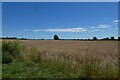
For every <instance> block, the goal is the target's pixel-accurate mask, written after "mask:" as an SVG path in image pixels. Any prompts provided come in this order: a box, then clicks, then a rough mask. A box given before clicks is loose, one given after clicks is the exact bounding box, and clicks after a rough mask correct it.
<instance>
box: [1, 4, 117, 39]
mask: <svg viewBox="0 0 120 80" xmlns="http://www.w3.org/2000/svg"><path fill="white" fill-rule="evenodd" d="M2 15H3V16H2V17H3V18H2V21H3V22H2V23H3V24H2V26H3V27H2V36H3V37H7V36H10V37H13V36H15V37H25V38H35V39H39V38H40V39H52V38H53V36H54V34H57V35H58V36H59V37H60V38H70V39H73V38H80V39H81V38H92V37H94V36H96V37H98V38H103V37H110V36H115V37H117V36H118V21H119V20H118V3H117V2H74V3H73V2H71V3H70V2H69V3H68V2H38V3H35V2H31V3H30V2H18V3H15V2H8V3H7V2H3V3H2Z"/></svg>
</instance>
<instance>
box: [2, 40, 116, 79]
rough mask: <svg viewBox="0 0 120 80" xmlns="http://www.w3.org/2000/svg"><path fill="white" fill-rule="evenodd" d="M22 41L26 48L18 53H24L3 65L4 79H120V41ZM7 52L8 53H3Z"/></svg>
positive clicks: (23, 47) (23, 46)
mask: <svg viewBox="0 0 120 80" xmlns="http://www.w3.org/2000/svg"><path fill="white" fill-rule="evenodd" d="M11 42H13V43H14V41H11ZM16 42H17V41H16ZM18 42H19V43H20V44H21V45H22V48H21V47H19V48H17V49H16V51H19V50H20V51H19V52H20V53H19V54H18V53H16V54H17V56H16V55H14V58H12V59H13V61H12V62H10V63H8V64H3V75H2V76H3V78H28V77H32V78H117V77H118V41H74V40H20V41H18ZM13 43H12V44H13ZM15 45H16V44H15ZM17 45H18V44H17ZM21 50H22V51H21ZM5 53H7V52H4V51H3V54H5ZM18 55H19V56H18ZM24 71H25V72H24Z"/></svg>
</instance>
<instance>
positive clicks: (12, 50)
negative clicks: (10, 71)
mask: <svg viewBox="0 0 120 80" xmlns="http://www.w3.org/2000/svg"><path fill="white" fill-rule="evenodd" d="M20 50H21V44H20V42H18V41H14V42H7V41H3V43H2V63H10V62H12V60H13V59H15V58H16V56H19V54H20Z"/></svg>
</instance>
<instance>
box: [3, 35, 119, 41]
mask: <svg viewBox="0 0 120 80" xmlns="http://www.w3.org/2000/svg"><path fill="white" fill-rule="evenodd" d="M1 39H17V40H87V41H90V40H118V41H120V37H118V39H115V38H114V36H111V37H105V38H102V39H98V38H97V37H93V38H92V39H90V38H88V39H60V38H59V36H58V35H54V37H53V39H27V38H17V37H2V38H1Z"/></svg>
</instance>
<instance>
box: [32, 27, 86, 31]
mask: <svg viewBox="0 0 120 80" xmlns="http://www.w3.org/2000/svg"><path fill="white" fill-rule="evenodd" d="M31 31H32V32H40V31H47V32H84V31H87V30H86V29H85V28H63V29H43V30H40V29H35V30H31Z"/></svg>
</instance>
